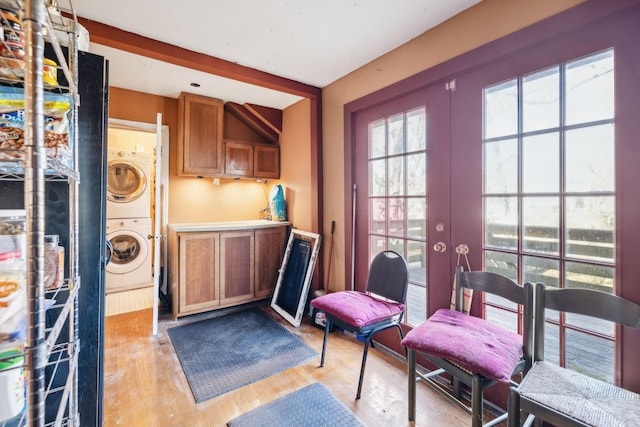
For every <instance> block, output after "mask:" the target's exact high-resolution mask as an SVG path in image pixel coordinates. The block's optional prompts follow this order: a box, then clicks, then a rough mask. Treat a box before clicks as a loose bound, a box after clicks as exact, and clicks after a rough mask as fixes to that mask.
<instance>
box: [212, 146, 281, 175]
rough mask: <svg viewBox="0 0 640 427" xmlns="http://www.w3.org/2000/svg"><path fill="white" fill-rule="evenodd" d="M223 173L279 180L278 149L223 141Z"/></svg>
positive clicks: (276, 147) (277, 147)
mask: <svg viewBox="0 0 640 427" xmlns="http://www.w3.org/2000/svg"><path fill="white" fill-rule="evenodd" d="M224 145H225V149H224V173H225V175H229V176H237V177H249V178H270V179H277V178H280V147H279V146H277V145H266V144H253V143H246V142H240V141H231V140H226V141H225V144H224Z"/></svg>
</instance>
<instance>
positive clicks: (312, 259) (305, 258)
mask: <svg viewBox="0 0 640 427" xmlns="http://www.w3.org/2000/svg"><path fill="white" fill-rule="evenodd" d="M319 250H320V235H319V234H315V233H310V232H307V231H301V230H295V229H294V230H291V234H289V241H288V242H287V248H286V250H285V252H284V258H283V259H282V266H281V267H280V272H279V274H278V281H277V282H276V289H275V291H274V293H273V298H272V299H271V308H273V309H274V310H275V311H276V312H278V313H279V314H280V315H281V316H282V317H284V318H285V319H286V320H287V321H288V322H289V323H291V324H292V325H293V326H295V327H296V328H297V327H298V326H300V322H301V321H302V315H303V314H304V307H305V304H306V303H307V294H308V293H309V286H311V278H312V276H313V270H314V268H315V265H316V259H317V257H318V251H319Z"/></svg>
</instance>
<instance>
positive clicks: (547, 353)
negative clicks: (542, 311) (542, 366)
mask: <svg viewBox="0 0 640 427" xmlns="http://www.w3.org/2000/svg"><path fill="white" fill-rule="evenodd" d="M551 314H553V315H552V316H550V315H551ZM546 318H547V319H558V312H557V311H552V310H547V317H546ZM544 360H546V361H548V362H553V363H555V364H556V365H559V364H560V328H559V327H558V325H555V324H552V323H548V322H547V324H545V325H544Z"/></svg>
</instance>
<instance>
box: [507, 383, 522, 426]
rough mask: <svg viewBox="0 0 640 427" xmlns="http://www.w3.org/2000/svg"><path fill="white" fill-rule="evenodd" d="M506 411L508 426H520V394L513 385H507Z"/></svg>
mask: <svg viewBox="0 0 640 427" xmlns="http://www.w3.org/2000/svg"><path fill="white" fill-rule="evenodd" d="M507 413H508V414H509V415H508V418H507V419H508V424H507V425H508V427H520V395H519V394H518V390H517V389H516V388H515V387H509V403H508V406H507Z"/></svg>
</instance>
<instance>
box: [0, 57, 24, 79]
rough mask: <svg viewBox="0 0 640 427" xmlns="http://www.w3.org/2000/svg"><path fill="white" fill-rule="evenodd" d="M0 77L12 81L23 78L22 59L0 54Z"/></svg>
mask: <svg viewBox="0 0 640 427" xmlns="http://www.w3.org/2000/svg"><path fill="white" fill-rule="evenodd" d="M0 77H2V78H4V79H8V80H13V81H15V80H18V81H22V80H24V61H23V60H22V59H14V58H4V57H1V56H0Z"/></svg>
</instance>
